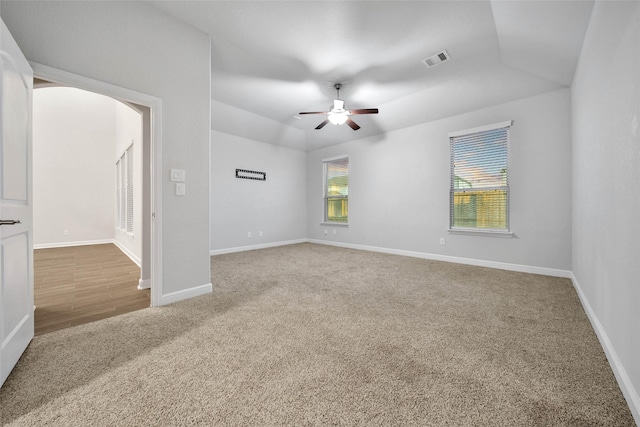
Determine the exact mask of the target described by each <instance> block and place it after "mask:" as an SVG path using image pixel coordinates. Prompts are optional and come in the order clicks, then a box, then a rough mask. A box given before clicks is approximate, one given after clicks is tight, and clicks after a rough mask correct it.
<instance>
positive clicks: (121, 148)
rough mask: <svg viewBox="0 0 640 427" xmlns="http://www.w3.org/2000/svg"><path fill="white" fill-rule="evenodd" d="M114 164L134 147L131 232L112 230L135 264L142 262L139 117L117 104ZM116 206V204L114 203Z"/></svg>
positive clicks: (140, 117) (140, 131)
mask: <svg viewBox="0 0 640 427" xmlns="http://www.w3.org/2000/svg"><path fill="white" fill-rule="evenodd" d="M114 125H115V129H116V135H115V141H114V142H115V143H114V165H115V162H116V160H117V159H119V158H120V157H122V155H123V154H124V152H125V151H126V150H127V148H129V146H130V145H132V144H133V197H134V199H133V233H127V232H126V231H125V230H121V229H119V228H118V227H114V239H115V241H116V244H117V245H118V246H119V247H120V248H121V249H122V250H123V251H124V252H126V253H127V254H128V255H129V256H130V257H131V258H132V259H134V260H135V261H136V262H137V263H138V265H140V264H141V259H142V160H143V158H142V114H141V113H140V112H138V111H136V110H134V109H133V108H131V107H129V106H127V105H125V104H123V103H122V102H116V105H115V124H114ZM116 206H117V204H116Z"/></svg>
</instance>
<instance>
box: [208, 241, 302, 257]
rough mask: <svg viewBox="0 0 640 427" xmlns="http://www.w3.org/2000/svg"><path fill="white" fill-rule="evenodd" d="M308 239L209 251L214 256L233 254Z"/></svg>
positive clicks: (293, 243)
mask: <svg viewBox="0 0 640 427" xmlns="http://www.w3.org/2000/svg"><path fill="white" fill-rule="evenodd" d="M308 241H309V240H308V239H296V240H284V241H280V242H271V243H261V244H259V245H250V246H237V247H235V248H225V249H212V250H210V251H209V255H210V256H214V255H222V254H231V253H234V252H244V251H252V250H255V249H266V248H274V247H276V246H286V245H295V244H296V243H305V242H308Z"/></svg>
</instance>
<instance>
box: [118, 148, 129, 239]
mask: <svg viewBox="0 0 640 427" xmlns="http://www.w3.org/2000/svg"><path fill="white" fill-rule="evenodd" d="M116 200H117V204H118V207H117V218H116V224H117V227H118V228H119V229H120V230H123V231H126V232H127V233H129V234H132V233H133V145H130V146H129V148H127V150H126V151H125V152H124V154H123V155H122V156H121V157H120V158H119V159H118V160H117V161H116Z"/></svg>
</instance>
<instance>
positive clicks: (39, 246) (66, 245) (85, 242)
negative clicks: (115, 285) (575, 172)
mask: <svg viewBox="0 0 640 427" xmlns="http://www.w3.org/2000/svg"><path fill="white" fill-rule="evenodd" d="M109 243H112V244H114V245H116V246H117V247H118V249H120V251H122V253H123V254H125V255H126V256H128V257H129V259H131V261H133V262H134V263H135V264H136V265H137V266H138V267H140V265H141V262H140V258H138V257H137V256H135V255H134V254H133V252H131V251H130V250H129V249H127V248H125V247H124V246H123V245H122V244H121V243H120V242H118V241H117V240H115V239H104V240H81V241H77V242H57V243H38V244H34V245H33V249H53V248H69V247H72V246H89V245H105V244H109Z"/></svg>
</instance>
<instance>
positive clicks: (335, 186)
mask: <svg viewBox="0 0 640 427" xmlns="http://www.w3.org/2000/svg"><path fill="white" fill-rule="evenodd" d="M322 163H323V165H324V221H325V222H336V223H342V224H347V223H348V222H349V157H340V158H336V159H328V160H324V161H323V162H322Z"/></svg>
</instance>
